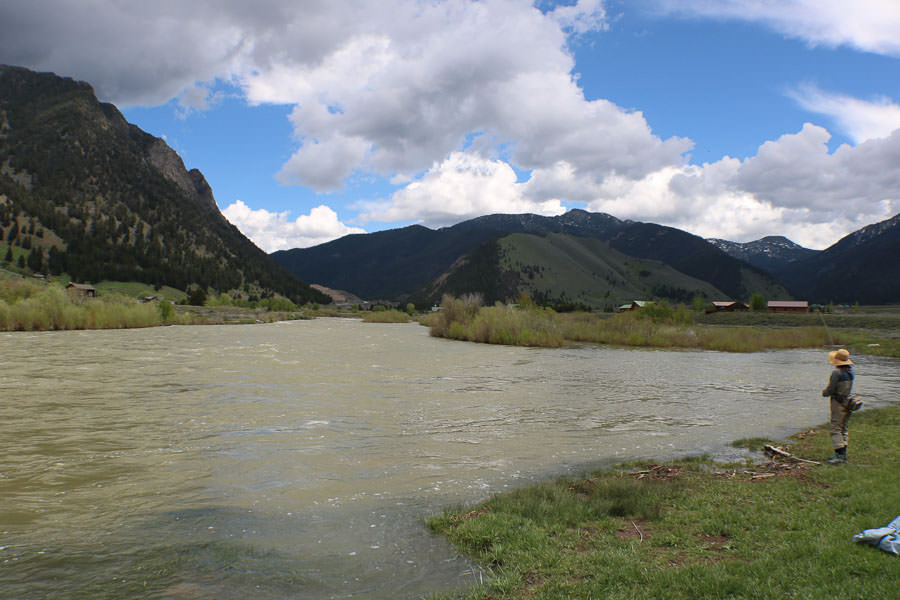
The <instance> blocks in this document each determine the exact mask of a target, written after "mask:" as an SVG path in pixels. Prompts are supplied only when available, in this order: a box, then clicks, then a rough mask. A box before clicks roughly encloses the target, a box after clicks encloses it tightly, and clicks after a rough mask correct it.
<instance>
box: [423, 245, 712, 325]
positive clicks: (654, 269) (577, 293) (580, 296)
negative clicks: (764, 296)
mask: <svg viewBox="0 0 900 600" xmlns="http://www.w3.org/2000/svg"><path fill="white" fill-rule="evenodd" d="M473 291H478V292H480V293H481V294H483V296H484V300H485V302H487V303H488V304H491V303H493V302H495V301H498V300H500V301H503V300H506V299H515V298H518V297H520V296H521V295H522V294H527V295H528V296H530V297H531V298H532V299H534V300H535V301H536V302H538V303H539V304H552V305H557V306H559V305H579V304H581V305H587V306H591V307H595V308H599V307H607V308H608V307H612V306H617V305H620V304H623V303H625V302H630V301H631V300H634V299H642V298H647V299H650V298H660V299H666V300H669V301H672V302H685V303H689V302H690V301H691V300H692V299H693V298H694V297H695V296H701V297H705V298H708V299H714V298H723V297H725V294H724V293H723V292H721V291H720V290H718V289H716V288H715V287H714V286H712V285H710V284H709V283H707V282H705V281H701V280H699V279H695V278H693V277H690V276H688V275H685V274H683V273H680V272H679V271H677V270H675V269H673V268H672V267H671V266H669V265H667V264H665V263H663V262H661V261H656V260H649V259H638V258H634V257H631V256H627V255H625V254H622V253H621V252H619V251H618V250H615V249H613V248H611V247H610V246H609V244H608V243H607V242H604V241H601V240H599V239H597V238H589V237H578V236H573V235H568V234H564V233H550V234H547V235H534V234H526V233H513V234H510V235H507V236H504V237H502V238H497V239H494V240H490V241H488V242H485V243H484V244H482V245H481V246H479V247H478V248H476V249H475V250H473V251H472V252H470V253H469V254H467V255H466V256H464V257H462V258H461V259H459V260H457V261H456V262H455V263H454V264H453V265H452V266H451V267H450V269H449V270H448V271H447V272H446V273H445V274H443V275H442V276H441V277H439V278H438V279H437V280H435V281H434V282H432V283H431V284H430V285H428V286H426V288H425V289H423V290H422V291H421V292H420V293H419V294H416V295H415V296H414V297H413V301H414V302H415V303H416V304H420V305H421V304H428V303H434V302H438V301H439V300H440V299H441V297H442V296H443V294H445V293H448V294H451V295H453V296H461V295H463V294H466V293H469V292H473Z"/></svg>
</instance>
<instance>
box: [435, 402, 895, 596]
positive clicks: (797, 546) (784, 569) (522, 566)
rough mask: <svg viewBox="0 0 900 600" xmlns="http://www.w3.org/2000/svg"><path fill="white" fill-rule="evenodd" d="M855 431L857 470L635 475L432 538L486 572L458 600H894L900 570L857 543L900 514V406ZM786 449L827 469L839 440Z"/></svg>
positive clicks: (531, 490)
mask: <svg viewBox="0 0 900 600" xmlns="http://www.w3.org/2000/svg"><path fill="white" fill-rule="evenodd" d="M850 426H851V436H852V438H851V439H852V442H851V446H850V453H849V456H850V462H849V463H848V464H847V465H842V466H837V467H835V466H831V465H826V464H823V465H820V466H815V465H803V466H801V467H797V466H794V467H790V466H787V465H788V463H783V464H782V466H773V465H764V464H743V463H742V464H733V465H722V464H717V463H713V462H710V461H708V460H705V459H692V460H686V461H676V462H673V463H669V464H666V465H663V466H660V467H657V468H655V469H651V468H649V465H646V464H643V465H637V464H633V465H624V466H623V467H622V468H620V469H617V470H611V471H603V472H597V473H593V474H592V475H591V476H589V477H584V478H579V479H560V480H557V481H555V482H547V483H542V484H538V485H533V486H530V487H526V488H522V489H518V490H515V491H513V492H508V493H504V494H500V495H498V496H495V497H493V498H491V499H489V500H488V501H486V502H484V503H482V504H480V505H478V506H475V507H468V508H460V509H458V510H454V511H449V512H447V513H445V514H443V515H441V516H438V517H436V518H434V519H432V520H431V522H430V525H431V527H432V528H433V530H435V531H437V532H440V533H442V534H444V535H446V536H447V537H448V538H449V540H450V541H451V542H452V543H453V544H454V545H456V546H457V547H458V548H459V549H460V550H461V551H463V552H464V553H465V554H467V555H468V556H470V557H472V558H473V559H474V560H475V561H477V562H478V563H479V564H480V565H482V567H483V568H484V570H485V571H486V573H487V577H486V579H485V583H484V585H483V586H480V587H478V588H475V589H472V590H469V591H467V592H464V593H462V594H461V595H459V596H458V597H459V598H467V599H487V598H494V599H497V598H510V599H512V598H539V599H540V598H543V599H549V598H575V599H578V598H584V599H588V598H609V599H618V598H623V599H624V598H629V599H630V598H672V599H679V598H685V599H688V598H760V599H768V598H892V597H895V596H896V594H897V582H898V579H897V577H898V576H897V573H898V568H900V562H898V560H900V558H898V557H895V556H891V555H888V554H886V553H884V552H881V551H879V550H877V549H875V548H872V547H870V546H865V545H860V544H856V543H854V542H853V541H852V536H853V534H854V533H857V532H859V531H862V530H864V529H869V528H873V527H881V526H884V525H885V524H887V523H888V522H889V521H890V520H892V519H893V518H894V517H895V516H897V514H898V513H900V486H897V484H896V482H897V481H898V478H900V461H897V460H896V448H898V447H900V406H893V407H889V408H884V409H879V410H863V411H862V412H860V413H857V414H855V415H854V416H853V419H852V420H851V423H850ZM758 441H759V442H763V440H758ZM744 442H745V443H748V444H750V443H752V442H750V441H747V440H745V441H744ZM782 447H784V448H786V449H788V450H789V451H791V452H792V453H794V454H795V455H797V456H800V457H804V458H808V459H811V460H820V459H823V458H825V457H827V456H828V455H829V454H830V444H829V441H828V436H827V427H821V428H818V429H817V430H812V431H811V432H805V433H804V434H800V435H798V436H796V437H795V438H794V439H793V440H792V441H791V443H789V444H788V445H783V446H782ZM641 471H644V473H639V472H641ZM443 597H450V596H443Z"/></svg>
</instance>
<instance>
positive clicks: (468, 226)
mask: <svg viewBox="0 0 900 600" xmlns="http://www.w3.org/2000/svg"><path fill="white" fill-rule="evenodd" d="M511 233H529V234H534V235H547V234H551V233H563V234H567V235H573V236H579V237H586V238H593V239H597V240H602V241H605V242H607V243H608V245H609V246H610V247H611V248H612V249H614V250H618V251H619V252H621V253H623V254H626V255H629V256H633V257H635V258H641V259H647V260H656V261H662V262H665V263H667V264H668V265H670V266H671V267H673V268H674V269H676V270H677V271H680V272H681V273H683V274H685V275H687V276H690V277H693V278H695V279H700V280H703V281H706V282H708V283H710V284H711V285H712V286H714V287H715V288H716V289H718V290H720V291H721V292H722V293H723V294H724V295H725V296H728V297H731V298H741V299H746V298H749V296H750V295H751V294H753V293H754V292H757V291H769V290H770V291H771V292H772V294H773V295H778V296H781V297H787V291H786V290H785V289H784V288H783V287H781V286H779V284H778V283H777V282H775V281H774V280H773V279H772V278H771V276H769V275H767V274H765V273H764V272H762V271H761V270H759V269H757V268H755V267H753V266H751V265H748V264H746V263H744V262H743V261H740V260H738V259H735V258H733V257H731V256H728V255H727V254H726V253H724V252H722V251H721V250H719V249H718V248H716V247H714V246H713V245H711V244H709V243H708V242H706V241H705V240H704V239H703V238H700V237H697V236H695V235H691V234H689V233H687V232H684V231H681V230H678V229H674V228H671V227H664V226H662V225H655V224H653V223H639V222H633V221H621V220H619V219H617V218H615V217H613V216H610V215H606V214H603V213H589V212H586V211H583V210H577V209H576V210H571V211H569V212H567V213H565V214H564V215H560V216H557V217H543V216H539V215H532V214H521V215H502V214H497V215H487V216H483V217H478V218H475V219H471V220H469V221H464V222H462V223H458V224H456V225H453V226H452V227H445V228H442V229H437V230H433V229H428V228H426V227H422V226H419V225H414V226H411V227H405V228H402V229H394V230H388V231H380V232H377V233H371V234H354V235H348V236H345V237H343V238H340V239H338V240H334V241H332V242H328V243H326V244H321V245H319V246H314V247H312V248H297V249H293V250H282V251H278V252H275V253H273V254H272V257H273V258H275V260H277V261H278V262H279V263H280V264H282V265H283V266H284V267H285V268H286V269H288V270H289V271H291V272H292V273H294V274H295V275H297V276H298V277H300V278H301V279H304V280H306V281H313V282H315V283H319V284H321V285H324V286H327V287H330V288H337V289H344V290H349V291H351V292H353V293H354V294H357V295H358V296H361V297H363V298H370V299H372V298H388V299H401V298H406V297H409V296H410V295H411V294H413V293H416V292H417V290H421V289H422V288H423V287H425V286H427V285H429V284H431V282H433V281H434V280H436V279H437V278H438V277H440V276H441V275H442V274H443V273H444V272H445V271H447V270H448V269H449V268H450V267H451V265H453V264H454V263H455V262H456V261H457V260H458V259H460V258H461V257H463V256H465V255H466V254H468V253H469V252H472V251H473V250H475V249H476V248H478V247H479V246H481V245H482V244H484V243H485V242H488V241H490V240H493V239H496V238H500V237H504V236H506V235H509V234H511ZM476 262H477V263H478V264H484V262H483V261H482V260H478V261H476Z"/></svg>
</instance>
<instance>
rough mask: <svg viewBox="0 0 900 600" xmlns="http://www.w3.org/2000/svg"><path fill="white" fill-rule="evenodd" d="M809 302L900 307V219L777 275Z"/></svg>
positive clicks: (845, 240)
mask: <svg viewBox="0 0 900 600" xmlns="http://www.w3.org/2000/svg"><path fill="white" fill-rule="evenodd" d="M779 276H780V278H781V280H782V281H784V282H785V284H786V285H787V286H788V287H789V288H790V289H791V290H792V291H793V292H794V294H795V295H796V296H797V297H800V298H808V299H809V300H810V301H812V302H819V303H823V304H824V303H827V302H839V303H846V304H852V303H855V302H859V303H860V304H896V303H900V214H898V215H896V216H894V217H893V218H891V219H888V220H886V221H882V222H880V223H875V224H873V225H869V226H867V227H863V228H862V229H860V230H858V231H856V232H854V233H851V234H850V235H848V236H846V237H844V238H842V239H841V240H840V241H838V242H837V243H836V244H834V245H833V246H831V247H829V248H827V249H825V250H823V251H822V252H819V253H817V254H815V255H813V256H810V257H809V258H807V259H805V260H803V261H799V262H796V263H793V264H791V265H789V266H788V267H786V268H784V269H782V270H781V271H780V272H779Z"/></svg>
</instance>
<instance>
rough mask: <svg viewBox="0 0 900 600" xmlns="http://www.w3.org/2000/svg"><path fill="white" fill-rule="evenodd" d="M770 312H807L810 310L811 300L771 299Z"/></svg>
mask: <svg viewBox="0 0 900 600" xmlns="http://www.w3.org/2000/svg"><path fill="white" fill-rule="evenodd" d="M769 312H777V313H806V312H809V302H808V301H806V300H770V301H769Z"/></svg>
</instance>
